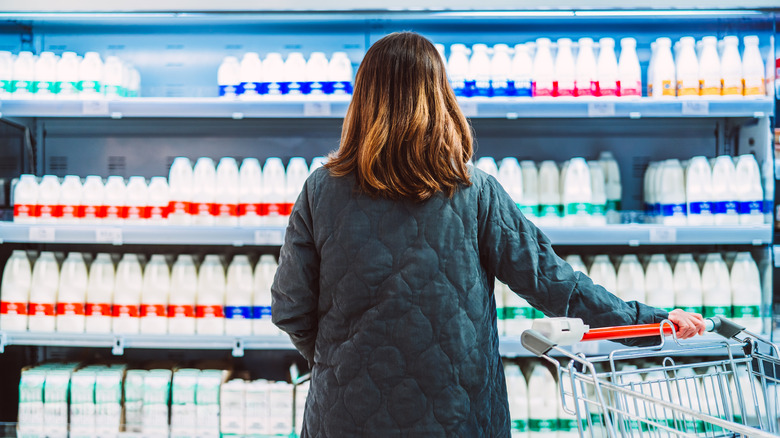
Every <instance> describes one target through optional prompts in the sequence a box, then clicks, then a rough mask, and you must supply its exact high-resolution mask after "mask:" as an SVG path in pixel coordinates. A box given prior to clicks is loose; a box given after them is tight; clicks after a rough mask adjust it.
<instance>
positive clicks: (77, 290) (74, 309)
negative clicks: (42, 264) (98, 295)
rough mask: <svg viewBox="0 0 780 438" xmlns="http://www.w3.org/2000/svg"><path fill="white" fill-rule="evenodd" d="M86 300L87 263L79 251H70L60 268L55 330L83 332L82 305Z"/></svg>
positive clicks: (83, 312)
mask: <svg viewBox="0 0 780 438" xmlns="http://www.w3.org/2000/svg"><path fill="white" fill-rule="evenodd" d="M86 301H87V265H86V264H85V263H84V258H83V257H82V256H81V253H80V252H71V253H69V254H68V257H67V258H65V261H64V262H63V263H62V268H61V269H60V290H59V292H58V294H57V331H58V332H66V333H83V332H84V324H85V320H84V315H85V311H84V310H85V309H84V306H85V304H86Z"/></svg>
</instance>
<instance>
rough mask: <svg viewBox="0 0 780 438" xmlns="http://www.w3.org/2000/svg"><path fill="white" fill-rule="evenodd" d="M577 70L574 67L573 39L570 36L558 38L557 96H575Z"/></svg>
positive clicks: (556, 65) (556, 63)
mask: <svg viewBox="0 0 780 438" xmlns="http://www.w3.org/2000/svg"><path fill="white" fill-rule="evenodd" d="M575 76H576V71H575V68H574V55H572V52H571V40H570V39H569V38H560V39H558V54H557V56H556V57H555V82H554V85H553V88H554V89H555V96H559V97H572V96H574V80H575Z"/></svg>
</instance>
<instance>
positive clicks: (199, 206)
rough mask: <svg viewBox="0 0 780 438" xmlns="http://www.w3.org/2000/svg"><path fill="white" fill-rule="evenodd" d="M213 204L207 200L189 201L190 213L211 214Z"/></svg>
mask: <svg viewBox="0 0 780 438" xmlns="http://www.w3.org/2000/svg"><path fill="white" fill-rule="evenodd" d="M214 205H216V204H213V203H208V202H191V203H190V214H191V215H193V216H211V212H212V210H213V209H214Z"/></svg>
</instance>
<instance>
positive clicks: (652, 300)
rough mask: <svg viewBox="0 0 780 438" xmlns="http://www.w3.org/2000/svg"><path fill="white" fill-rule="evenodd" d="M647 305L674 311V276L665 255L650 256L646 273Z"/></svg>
mask: <svg viewBox="0 0 780 438" xmlns="http://www.w3.org/2000/svg"><path fill="white" fill-rule="evenodd" d="M645 294H646V296H647V301H646V302H645V303H646V304H647V305H650V306H653V307H657V308H659V309H663V310H666V311H667V312H671V311H672V310H674V306H673V303H674V275H673V274H672V267H671V265H669V262H668V261H667V260H666V256H664V255H663V254H653V255H652V256H650V263H648V264H647V272H646V273H645Z"/></svg>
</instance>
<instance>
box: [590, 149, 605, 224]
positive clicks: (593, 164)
mask: <svg viewBox="0 0 780 438" xmlns="http://www.w3.org/2000/svg"><path fill="white" fill-rule="evenodd" d="M588 170H589V171H590V192H591V205H592V209H591V216H590V224H591V225H593V226H603V225H606V224H607V216H606V215H607V194H606V189H605V187H604V182H605V179H606V178H605V177H604V170H603V168H602V167H601V164H599V162H598V161H588Z"/></svg>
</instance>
